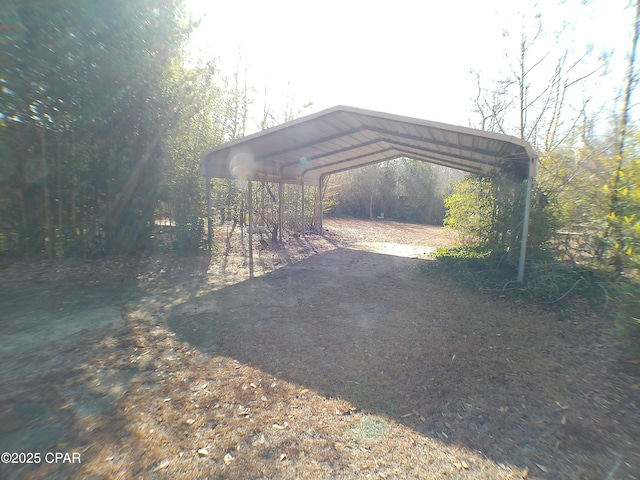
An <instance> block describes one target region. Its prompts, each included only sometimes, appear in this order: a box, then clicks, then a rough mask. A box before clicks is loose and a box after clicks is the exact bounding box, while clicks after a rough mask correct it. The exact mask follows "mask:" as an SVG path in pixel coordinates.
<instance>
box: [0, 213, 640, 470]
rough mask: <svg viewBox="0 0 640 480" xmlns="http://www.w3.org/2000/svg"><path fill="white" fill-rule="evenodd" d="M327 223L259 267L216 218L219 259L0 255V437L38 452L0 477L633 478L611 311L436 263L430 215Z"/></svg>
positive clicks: (7, 444) (637, 460) (636, 436)
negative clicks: (477, 283)
mask: <svg viewBox="0 0 640 480" xmlns="http://www.w3.org/2000/svg"><path fill="white" fill-rule="evenodd" d="M325 226H326V227H327V228H328V232H327V234H326V235H325V236H324V237H320V236H317V235H309V236H307V238H302V237H299V236H293V237H291V238H289V239H288V240H287V242H286V248H283V247H279V248H276V247H273V246H271V247H269V248H266V249H256V261H255V268H256V273H257V277H256V278H254V279H252V280H248V279H247V273H248V272H247V267H248V265H247V261H246V257H245V256H244V255H243V253H244V252H245V251H246V237H245V238H244V239H242V240H241V239H240V236H239V235H238V232H234V233H233V234H232V235H231V236H230V237H229V242H226V241H225V240H226V237H227V233H228V231H227V229H226V227H220V228H219V229H218V231H217V232H216V238H217V240H218V245H219V250H218V252H217V254H216V255H215V256H214V257H213V258H212V259H209V258H205V257H199V258H193V259H181V258H172V257H167V256H159V257H152V258H149V259H146V260H144V261H142V262H140V263H138V264H136V265H131V264H125V263H118V262H115V263H114V262H113V261H110V262H104V263H94V264H91V265H90V266H87V265H81V266H77V265H74V266H73V267H67V266H62V267H58V270H57V271H56V270H53V269H52V268H51V266H50V265H46V264H42V265H33V264H31V265H23V266H20V268H17V267H15V266H14V267H12V268H8V269H5V270H3V271H0V274H2V278H3V281H2V284H1V285H2V288H1V290H0V302H1V303H0V308H1V309H2V312H3V313H2V318H1V319H0V332H1V333H2V336H1V340H0V361H1V362H2V365H3V369H2V372H0V451H1V452H5V451H6V452H22V453H26V452H35V453H40V454H42V460H41V461H40V462H36V463H35V464H34V463H32V464H30V465H19V464H17V463H16V464H13V463H10V464H3V465H0V477H1V478H9V479H16V478H30V479H32V478H35V479H37V478H43V479H44V478H47V479H48V478H291V479H293V478H303V477H306V478H450V477H453V478H458V477H459V478H567V479H569V478H587V479H589V478H594V479H596V478H597V479H604V478H611V479H613V478H618V479H622V478H638V476H637V472H640V450H639V447H638V445H639V444H640V420H639V416H638V405H637V402H638V395H639V393H640V374H639V372H638V367H637V366H634V365H629V364H625V363H622V362H620V361H619V359H618V355H617V353H616V352H615V351H613V350H611V349H610V348H609V347H608V346H607V343H606V339H605V338H604V337H603V335H602V332H603V329H604V328H606V324H604V323H603V322H604V321H603V320H602V319H599V318H598V317H597V315H595V314H594V315H585V314H576V313H571V312H564V313H558V312H553V311H541V310H539V309H538V308H535V307H533V306H531V305H526V304H515V303H514V302H513V301H512V300H508V299H503V298H500V297H499V296H495V295H494V296H492V295H488V294H483V293H478V292H473V291H468V290H465V289H462V288H461V287H459V286H457V285H456V284H455V283H454V282H453V281H452V280H451V279H447V278H443V277H442V276H441V275H438V274H436V273H434V272H431V273H430V269H429V265H430V263H429V262H431V260H429V259H428V254H429V252H430V251H431V249H432V248H433V247H436V246H440V245H445V244H448V243H450V242H451V239H450V238H449V237H447V236H446V234H445V233H443V232H442V230H441V229H438V228H435V227H424V226H415V225H402V224H397V223H394V222H388V221H385V222H363V221H354V220H349V221H345V220H340V221H338V220H333V221H328V222H326V225H325ZM227 246H228V248H227ZM47 452H54V453H56V452H57V453H70V454H74V453H77V454H79V457H80V458H81V462H80V463H78V462H73V463H72V462H71V460H73V457H70V461H69V462H63V461H60V462H54V461H51V462H49V461H47V460H46V459H45V458H44V455H45V454H46V453H47ZM54 458H56V457H51V456H49V457H48V459H54ZM16 460H21V459H20V458H16Z"/></svg>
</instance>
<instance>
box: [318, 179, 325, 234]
mask: <svg viewBox="0 0 640 480" xmlns="http://www.w3.org/2000/svg"><path fill="white" fill-rule="evenodd" d="M323 185H324V175H322V176H321V177H320V181H319V182H318V208H320V211H319V212H318V226H319V228H320V235H324V229H323V228H322V211H323V210H324V209H323V208H322V197H323V188H322V187H323Z"/></svg>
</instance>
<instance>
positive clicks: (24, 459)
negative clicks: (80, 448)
mask: <svg viewBox="0 0 640 480" xmlns="http://www.w3.org/2000/svg"><path fill="white" fill-rule="evenodd" d="M0 462H2V463H4V464H12V463H13V464H19V465H28V464H34V465H38V464H41V463H69V464H71V463H82V459H81V457H80V453H79V452H2V453H1V454H0Z"/></svg>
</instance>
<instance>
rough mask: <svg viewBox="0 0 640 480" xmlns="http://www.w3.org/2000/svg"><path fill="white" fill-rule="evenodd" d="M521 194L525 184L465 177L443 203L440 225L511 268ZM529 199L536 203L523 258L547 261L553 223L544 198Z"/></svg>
mask: <svg viewBox="0 0 640 480" xmlns="http://www.w3.org/2000/svg"><path fill="white" fill-rule="evenodd" d="M525 194H526V183H525V182H514V181H513V180H510V179H509V178H508V177H494V178H488V177H475V176H469V177H466V178H465V179H464V180H462V181H460V182H458V183H455V184H454V185H453V192H452V193H451V195H449V196H448V197H447V198H446V199H445V207H446V208H447V214H446V216H445V220H444V224H445V226H446V227H449V228H452V229H454V230H455V231H456V232H458V233H459V234H460V236H461V239H462V241H463V242H465V243H474V244H477V245H476V248H479V249H484V251H485V252H487V254H490V256H492V257H496V258H498V259H499V260H500V261H505V262H506V263H508V264H510V265H513V264H514V263H515V262H516V261H517V259H518V257H519V251H520V239H521V237H522V221H523V212H524V201H525V198H524V197H525ZM532 197H533V198H534V199H536V200H535V201H532V203H531V214H530V222H529V238H528V244H527V248H528V250H529V251H528V252H527V255H528V256H529V258H533V259H537V260H538V261H545V260H549V259H550V258H551V254H552V252H551V247H550V241H551V238H552V235H553V232H554V230H555V226H556V220H555V218H554V216H553V214H552V211H550V210H548V209H547V208H546V207H547V205H548V200H547V199H546V197H544V196H543V195H542V194H541V193H540V192H539V191H538V190H537V189H536V190H535V191H534V192H533V193H532ZM537 199H542V200H540V201H537Z"/></svg>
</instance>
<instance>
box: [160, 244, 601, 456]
mask: <svg viewBox="0 0 640 480" xmlns="http://www.w3.org/2000/svg"><path fill="white" fill-rule="evenodd" d="M424 262H425V261H423V260H417V259H411V258H402V257H395V256H389V255H381V254H376V253H370V252H364V251H357V250H350V249H344V248H342V249H341V248H338V249H335V250H331V251H328V252H324V253H319V254H317V255H315V256H313V257H310V258H308V259H305V260H303V261H300V262H298V263H295V264H292V265H289V266H286V267H284V268H281V269H279V270H276V271H273V272H271V273H268V274H265V275H263V276H261V277H259V278H255V279H252V280H249V281H245V282H242V283H239V284H235V285H232V286H228V287H225V288H223V289H221V290H217V291H215V292H212V293H211V294H209V296H207V298H201V299H200V300H199V301H201V302H203V304H206V305H208V306H209V308H208V310H206V311H203V310H202V309H201V308H195V309H194V308H193V305H192V304H183V305H180V306H178V307H176V308H175V309H174V310H173V311H172V312H171V314H170V318H169V327H170V329H171V330H172V331H173V332H175V333H176V335H177V336H178V337H179V338H180V339H182V340H184V341H187V342H188V343H190V344H191V345H193V346H195V347H197V348H198V349H200V350H201V351H202V352H205V353H208V354H210V355H223V356H228V357H231V358H233V359H235V360H237V361H239V362H243V363H247V364H250V365H252V366H254V367H256V368H259V369H261V370H263V371H265V372H268V373H269V374H271V375H273V376H275V377H277V378H280V379H283V380H287V381H291V382H296V383H298V384H300V385H304V386H305V387H307V388H311V389H314V390H315V391H317V392H319V393H321V394H323V395H325V396H327V397H340V398H343V399H345V400H347V401H349V402H351V403H352V404H353V405H354V406H355V408H357V409H361V410H363V411H368V412H372V413H374V414H378V415H383V416H386V417H389V418H391V419H393V420H395V421H397V422H400V423H402V424H404V425H406V426H408V427H410V428H412V429H414V430H416V431H417V432H419V433H421V434H423V435H427V436H429V437H431V438H435V439H438V440H440V441H442V442H444V443H447V444H451V445H464V446H466V447H468V448H470V449H472V450H479V451H481V452H482V453H483V454H484V455H485V456H487V457H488V458H490V459H492V460H494V461H495V462H498V463H508V464H513V465H517V466H521V467H522V466H525V465H530V464H532V463H536V462H538V463H542V464H544V465H546V466H547V467H549V468H553V467H554V465H555V466H559V464H560V463H561V462H566V461H567V459H566V456H565V454H564V453H563V451H564V452H569V451H570V452H571V454H572V455H576V454H585V455H587V456H589V455H591V456H592V457H593V461H594V463H596V464H597V462H602V464H604V463H605V462H603V461H602V459H598V458H595V452H596V451H600V450H602V448H601V445H599V436H598V433H597V430H596V429H595V428H593V427H590V426H589V424H588V423H584V422H583V423H581V424H579V425H578V424H571V422H567V420H566V416H564V415H565V413H564V411H563V406H564V403H565V402H566V399H568V398H571V397H574V396H576V395H578V394H577V392H576V389H578V387H577V386H572V385H571V383H570V382H567V377H568V376H569V375H572V374H576V375H580V374H581V372H580V371H579V370H580V368H581V367H580V359H579V358H575V352H574V354H573V357H571V358H564V357H563V355H564V353H563V352H565V351H566V349H565V348H564V346H563V341H564V340H563V339H562V338H561V335H559V334H558V328H557V326H555V325H554V323H553V322H555V323H556V324H557V323H558V322H557V320H554V319H551V318H549V319H545V318H540V317H536V318H533V317H532V318H514V312H513V311H510V310H508V309H507V308H506V307H505V306H504V305H500V304H496V303H495V302H493V303H492V302H490V301H489V300H488V299H486V298H484V297H482V296H481V295H478V294H476V293H473V292H463V291H459V290H457V289H456V288H453V287H452V284H451V283H450V282H447V281H446V280H443V279H441V278H435V277H429V276H425V275H420V274H419V267H420V265H421V264H424ZM194 310H195V311H197V312H198V313H197V314H195V315H193V314H189V312H190V311H191V312H193V311H194ZM519 315H521V316H524V315H526V313H521V314H520V313H519ZM532 335H537V337H538V339H537V340H536V342H537V343H535V344H533V343H532V342H531V336H532ZM539 344H543V345H545V352H544V355H543V354H541V352H540V351H539V349H538V348H537V345H539ZM550 357H551V358H552V359H553V361H549V358H550ZM572 369H577V371H576V372H573V371H570V372H567V371H568V370H572ZM563 416H564V418H563ZM560 444H561V445H562V449H563V450H558V448H559V445H560ZM567 454H568V453H567ZM607 463H608V462H607Z"/></svg>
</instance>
